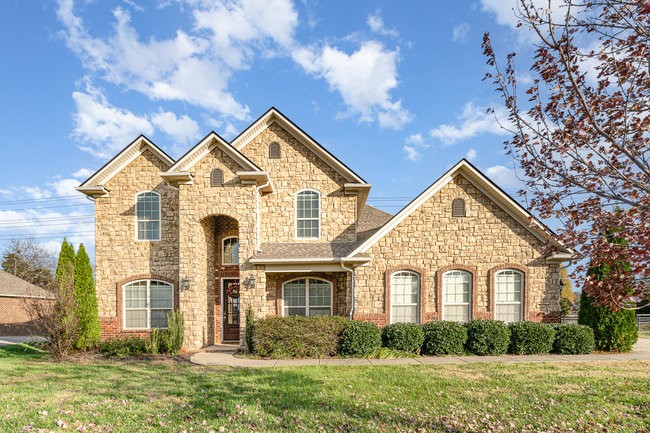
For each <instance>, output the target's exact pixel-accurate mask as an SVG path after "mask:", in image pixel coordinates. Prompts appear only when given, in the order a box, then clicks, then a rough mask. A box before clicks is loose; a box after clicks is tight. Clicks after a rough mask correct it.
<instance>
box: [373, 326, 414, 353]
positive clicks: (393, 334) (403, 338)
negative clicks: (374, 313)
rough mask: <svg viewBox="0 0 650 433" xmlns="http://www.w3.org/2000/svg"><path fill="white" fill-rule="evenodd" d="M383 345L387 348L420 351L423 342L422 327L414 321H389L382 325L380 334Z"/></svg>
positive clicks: (412, 351)
mask: <svg viewBox="0 0 650 433" xmlns="http://www.w3.org/2000/svg"><path fill="white" fill-rule="evenodd" d="M381 339H382V341H383V343H384V346H385V347H387V348H389V349H395V350H403V351H405V352H411V353H420V349H421V348H422V343H424V332H423V331H422V327H420V325H417V324H415V323H391V324H390V325H386V326H384V330H383V331H382V334H381Z"/></svg>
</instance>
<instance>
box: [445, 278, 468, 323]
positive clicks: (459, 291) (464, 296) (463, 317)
mask: <svg viewBox="0 0 650 433" xmlns="http://www.w3.org/2000/svg"><path fill="white" fill-rule="evenodd" d="M471 299H472V274H470V273H469V272H467V271H461V270H454V271H449V272H445V274H444V275H443V276H442V319H443V320H450V321H452V322H467V321H469V319H470V317H471V308H472V305H471Z"/></svg>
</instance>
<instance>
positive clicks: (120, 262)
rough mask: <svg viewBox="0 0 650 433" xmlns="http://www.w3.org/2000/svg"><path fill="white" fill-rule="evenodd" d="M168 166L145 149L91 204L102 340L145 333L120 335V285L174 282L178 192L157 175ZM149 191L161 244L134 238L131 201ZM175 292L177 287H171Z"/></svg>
mask: <svg viewBox="0 0 650 433" xmlns="http://www.w3.org/2000/svg"><path fill="white" fill-rule="evenodd" d="M168 168H169V167H168V166H167V165H166V163H165V162H163V161H161V160H160V159H159V158H158V157H157V156H156V155H155V154H153V153H152V152H151V151H149V150H146V151H145V152H143V154H142V155H140V156H139V157H138V158H136V159H135V160H134V161H133V162H131V163H130V164H129V165H128V166H127V167H125V168H124V169H123V170H122V171H120V172H119V173H118V174H116V175H115V177H113V178H112V179H110V180H109V181H108V182H107V183H106V184H105V185H104V186H105V187H106V189H107V190H108V191H109V195H108V197H100V198H97V199H96V200H95V254H96V262H97V266H96V281H97V298H98V306H99V317H100V321H101V322H102V336H103V337H104V338H105V337H113V336H117V335H120V334H122V333H134V334H137V335H146V334H147V333H146V332H144V333H143V332H133V331H123V330H122V320H121V319H122V317H121V316H122V305H121V302H120V300H121V290H122V287H121V283H122V284H123V283H124V282H125V281H128V280H129V279H132V278H137V277H138V276H140V277H142V276H151V275H155V276H160V277H163V278H165V279H167V280H169V281H173V282H175V281H177V279H178V191H177V190H176V189H174V188H172V187H170V186H168V185H167V184H166V183H165V181H163V179H162V178H161V177H160V176H159V173H160V172H161V171H165V170H167V169H168ZM142 191H155V192H157V193H159V194H160V199H161V240H160V241H157V242H150V241H137V240H136V239H135V196H136V194H137V193H139V192H142ZM174 290H175V291H176V292H177V291H178V285H177V284H174ZM176 296H177V293H176Z"/></svg>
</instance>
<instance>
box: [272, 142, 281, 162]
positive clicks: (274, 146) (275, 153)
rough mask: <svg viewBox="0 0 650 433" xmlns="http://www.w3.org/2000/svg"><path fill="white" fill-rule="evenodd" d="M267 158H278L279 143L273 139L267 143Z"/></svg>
mask: <svg viewBox="0 0 650 433" xmlns="http://www.w3.org/2000/svg"><path fill="white" fill-rule="evenodd" d="M269 158H270V159H278V158H280V143H278V142H277V141H274V142H273V143H271V144H269Z"/></svg>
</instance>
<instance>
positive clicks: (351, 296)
mask: <svg viewBox="0 0 650 433" xmlns="http://www.w3.org/2000/svg"><path fill="white" fill-rule="evenodd" d="M341 267H342V268H343V269H345V270H346V271H349V272H350V320H353V318H354V268H346V267H345V264H344V262H343V259H341Z"/></svg>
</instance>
